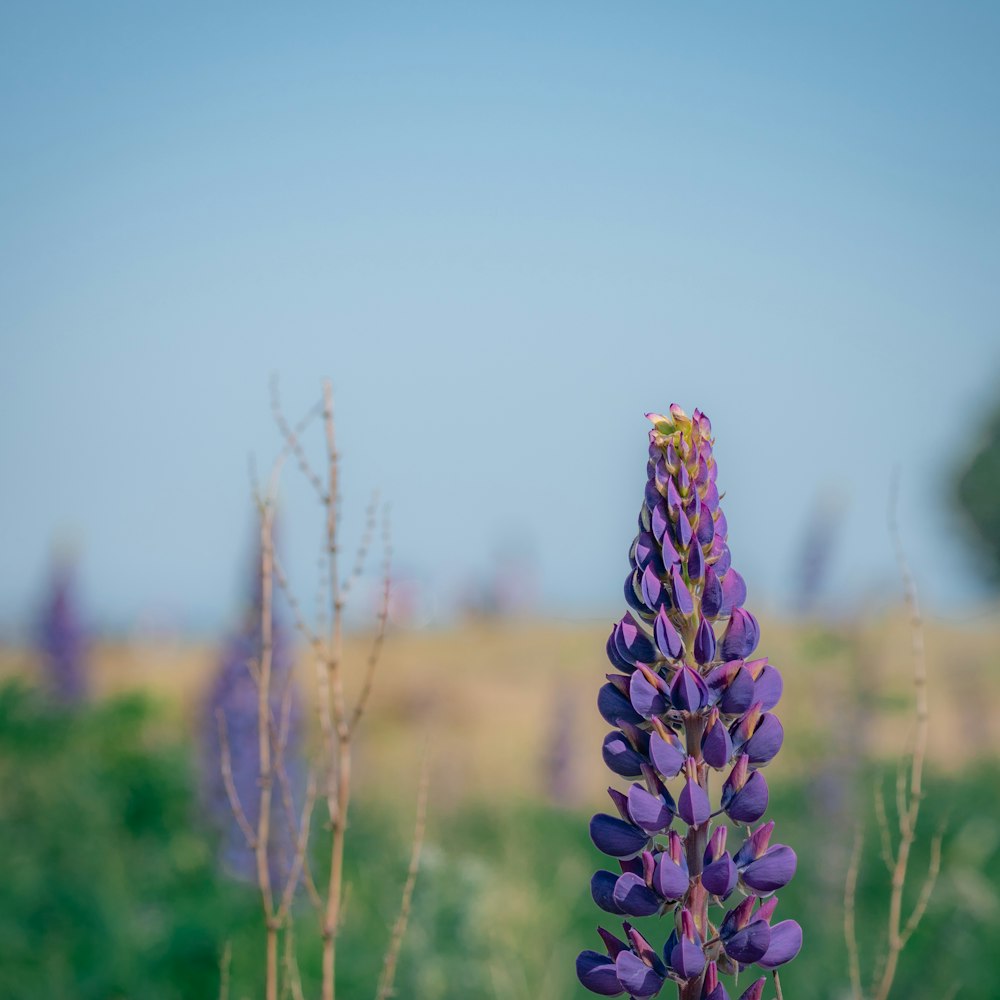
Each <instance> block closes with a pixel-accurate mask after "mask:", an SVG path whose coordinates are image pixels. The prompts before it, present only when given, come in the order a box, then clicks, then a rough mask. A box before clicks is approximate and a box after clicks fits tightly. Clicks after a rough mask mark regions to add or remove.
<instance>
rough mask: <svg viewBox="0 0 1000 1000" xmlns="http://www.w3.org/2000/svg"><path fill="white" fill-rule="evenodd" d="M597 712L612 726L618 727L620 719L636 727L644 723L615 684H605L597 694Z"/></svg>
mask: <svg viewBox="0 0 1000 1000" xmlns="http://www.w3.org/2000/svg"><path fill="white" fill-rule="evenodd" d="M637 673H638V671H637ZM597 710H598V711H599V712H600V713H601V716H602V717H603V718H604V721H605V722H607V723H608V724H609V725H612V726H617V725H618V720H619V719H625V720H626V721H627V722H631V723H633V724H634V725H635V724H638V723H640V722H642V717H641V716H640V715H639V714H638V713H637V712H636V710H635V709H634V708H633V707H632V705H631V704H630V703H629V700H628V698H626V697H625V695H623V694H622V693H621V691H619V690H618V688H616V687H615V686H614V684H605V685H604V686H603V687H602V688H601V690H600V691H598V692H597Z"/></svg>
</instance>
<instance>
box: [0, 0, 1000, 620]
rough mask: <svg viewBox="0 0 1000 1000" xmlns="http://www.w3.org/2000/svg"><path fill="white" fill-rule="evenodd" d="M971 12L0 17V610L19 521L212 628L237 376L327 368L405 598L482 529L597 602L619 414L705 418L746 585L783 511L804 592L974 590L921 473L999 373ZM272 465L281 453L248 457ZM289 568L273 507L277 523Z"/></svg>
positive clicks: (453, 561) (971, 7) (255, 409)
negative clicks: (815, 588) (890, 504)
mask: <svg viewBox="0 0 1000 1000" xmlns="http://www.w3.org/2000/svg"><path fill="white" fill-rule="evenodd" d="M998 51H1000V5H996V4H992V3H987V2H982V3H955V4H940V3H914V2H905V3H903V2H899V3H879V4H871V3H862V2H840V3H805V4H804V3H801V2H786V3H772V2H759V3H699V4H694V3H679V2H668V0H656V2H627V3H620V2H619V3H612V2H583V0H572V2H547V3H516V2H505V3H489V4H487V3H475V2H472V3H470V2H455V3H437V2H423V3H380V2H365V3H354V4H350V3H335V4H334V3H313V4H309V3H303V4H294V5H293V4H270V5H264V4H250V3H245V2H241V3H233V4H224V3H212V4H204V3H192V4H182V3H170V4H167V3H159V4H154V3H150V4H145V3H144V4H134V3H122V4H119V5H110V4H101V3H88V4H75V3H73V4H71V3H66V4H62V5H52V4H46V3H44V2H37V0H32V2H24V3H17V2H7V3H4V4H3V5H2V6H0V177H2V185H0V335H2V347H3V364H2V365H0V393H2V396H0V399H2V420H0V461H2V468H3V491H2V493H0V525H2V528H0V531H2V533H3V534H2V552H3V570H2V573H0V622H3V623H6V624H8V625H10V624H11V623H16V622H17V621H19V620H21V619H22V618H23V616H24V614H25V613H26V612H27V610H28V609H30V608H31V607H32V605H33V602H35V601H36V600H37V596H38V592H39V589H40V587H41V586H42V581H43V579H44V573H45V566H46V561H47V559H48V555H49V552H50V550H51V546H52V545H53V542H54V541H55V542H60V541H67V540H68V541H69V542H71V543H72V544H73V545H75V546H76V547H77V548H78V550H79V551H80V554H81V556H82V565H83V572H84V581H85V583H86V588H87V590H86V600H87V604H88V608H89V609H90V611H91V612H92V614H93V615H94V616H95V617H97V618H98V619H100V620H102V621H105V622H110V623H118V624H124V623H128V622H130V621H134V620H135V619H136V618H141V617H142V616H148V615H150V614H159V615H165V616H167V617H168V618H170V619H171V620H174V621H177V622H180V623H182V624H188V625H198V626H204V625H208V626H211V625H214V624H218V623H222V622H224V621H226V620H227V619H228V618H230V617H231V615H232V613H233V609H234V607H235V601H236V596H237V594H238V590H239V583H238V577H239V573H240V567H241V565H242V564H243V562H244V555H245V551H246V549H247V541H248V537H249V533H250V514H249V501H248V487H247V473H246V467H247V456H248V454H250V453H254V454H256V455H257V456H258V457H259V459H260V460H261V462H262V463H264V464H266V462H267V461H268V460H269V457H270V456H271V455H272V454H273V452H274V450H275V448H276V446H277V436H276V434H275V432H274V430H273V428H272V427H271V425H270V416H269V409H268V380H269V377H270V374H271V373H272V372H278V373H279V374H280V376H281V379H282V384H283V387H284V396H285V398H286V400H287V403H288V409H289V410H290V411H292V412H295V411H299V410H302V409H305V408H306V407H307V406H308V405H309V403H310V402H311V400H312V399H313V397H314V396H315V395H316V394H317V393H318V390H319V384H320V379H321V377H322V376H324V375H329V376H330V377H331V378H332V379H333V382H334V386H335V390H336V393H337V399H338V410H339V417H340V434H341V438H342V442H343V452H344V476H345V508H346V509H345V519H346V523H347V524H348V526H349V528H348V535H349V536H350V535H351V534H352V529H351V527H350V526H351V525H357V522H358V520H359V519H360V517H361V515H362V511H363V507H364V504H365V502H366V500H367V496H368V492H369V490H370V489H372V488H379V489H380V490H381V491H382V494H383V495H384V496H385V497H387V498H389V499H390V500H391V503H392V509H393V524H394V527H393V536H394V546H395V550H396V561H397V565H399V566H400V567H401V569H402V571H403V572H405V574H406V575H407V576H409V577H410V578H412V579H413V580H414V581H416V582H417V583H418V584H419V586H420V587H422V588H424V591H425V597H426V600H427V603H428V604H429V605H433V606H435V607H443V606H446V605H447V603H448V602H449V601H450V600H451V599H452V597H453V596H454V594H455V592H456V590H457V589H458V588H460V587H461V586H462V585H464V584H466V583H467V582H468V581H470V580H475V579H477V578H486V577H487V576H488V575H489V574H490V572H491V567H492V566H493V564H494V563H495V561H496V559H497V558H498V552H501V551H502V550H503V548H504V546H505V545H507V544H508V543H509V541H510V540H516V545H517V546H518V547H519V548H521V549H523V550H526V551H529V552H531V553H533V556H534V559H535V560H536V563H537V569H538V577H539V591H540V595H539V599H538V606H539V611H541V612H549V611H553V612H556V613H560V614H591V613H607V614H609V615H610V614H612V613H614V612H615V610H616V609H619V607H620V605H621V598H620V587H621V582H622V579H623V576H624V571H625V568H626V551H627V547H628V544H629V542H630V540H631V537H632V534H633V531H634V518H635V514H636V511H637V509H638V505H639V502H640V499H641V496H642V487H643V478H644V472H645V470H644V464H645V447H646V442H645V434H646V423H645V421H644V419H643V416H642V414H643V412H644V411H646V410H648V409H656V408H662V407H665V406H666V405H668V404H669V402H671V401H672V400H676V401H677V402H680V403H681V404H682V405H684V406H686V407H688V408H689V409H690V408H693V407H694V406H700V407H702V408H703V409H704V410H706V411H707V412H708V413H709V415H710V416H711V417H712V420H713V423H714V426H715V430H716V435H717V451H718V456H719V461H720V484H721V485H722V486H723V487H724V488H725V489H726V490H727V492H728V500H727V504H726V510H727V514H728V518H729V525H730V534H731V542H732V547H733V551H734V560H735V564H736V565H737V566H738V567H739V568H740V569H741V571H742V572H743V573H744V575H745V576H746V577H747V580H748V582H749V585H750V593H751V606H754V605H757V606H775V605H777V606H781V605H782V604H787V603H788V601H789V599H790V597H791V596H792V593H791V592H792V589H793V586H794V584H793V582H792V581H793V571H794V567H795V560H796V553H797V551H798V549H799V547H800V545H801V540H802V535H803V532H804V531H805V526H806V523H807V521H808V519H809V516H810V511H811V510H812V509H813V508H814V506H815V504H816V503H817V498H818V497H820V496H821V495H824V494H828V495H835V496H837V497H841V498H843V500H844V501H845V502H846V505H847V506H846V513H845V515H844V522H843V524H842V530H841V532H840V534H839V538H838V546H837V549H836V552H835V557H834V562H833V565H832V570H831V573H832V575H831V581H830V586H831V591H832V594H833V596H834V598H836V599H838V600H841V601H861V600H868V599H879V597H880V595H884V596H886V597H887V598H888V597H891V596H893V595H894V593H895V589H896V584H895V578H894V575H893V569H892V561H891V550H890V545H889V541H888V539H887V537H886V531H885V527H884V525H885V518H884V511H885V506H886V497H887V494H888V490H889V481H890V469H891V467H892V466H893V465H898V467H899V468H900V471H901V484H902V500H901V521H902V527H903V531H904V535H905V537H906V541H907V544H908V547H909V549H910V554H911V557H912V561H913V562H914V564H915V568H916V571H917V575H918V579H919V581H920V583H921V585H922V587H923V590H924V595H925V600H926V603H927V604H928V605H929V606H930V607H931V609H932V610H934V609H940V610H941V611H943V612H948V613H955V614H959V615H961V614H963V613H965V609H966V607H967V602H969V601H970V600H973V599H975V598H977V596H979V595H978V592H977V590H976V588H975V585H974V582H973V580H972V578H971V576H970V573H969V570H968V566H967V562H966V560H965V558H964V555H963V550H962V548H961V544H960V542H959V540H958V536H957V535H956V533H955V532H954V530H953V525H952V523H951V520H950V518H949V516H948V515H947V512H946V497H947V489H948V477H949V473H950V472H951V470H952V469H953V468H954V466H955V464H956V462H957V461H958V459H959V456H960V455H961V453H962V452H963V450H964V449H966V448H967V447H968V446H969V442H970V435H971V434H973V433H974V428H975V426H976V421H977V420H978V419H979V417H980V416H981V414H982V411H983V409H984V407H986V406H987V405H988V404H989V403H990V401H991V399H993V398H994V396H995V394H996V391H997V387H998V385H1000V336H998V334H1000V308H998V307H1000V273H998V265H1000V183H998V178H1000V115H998V113H997V109H998V108H1000V71H998V68H997V59H996V53H997V52H998ZM292 482H293V480H292V479H289V483H292ZM284 532H285V544H286V545H287V547H288V552H289V554H288V561H289V562H290V564H291V569H292V572H293V573H294V574H295V575H296V576H297V577H298V578H299V579H300V580H304V581H306V585H305V587H304V589H305V590H307V591H308V590H309V589H311V583H312V579H313V572H314V571H313V569H312V549H313V547H314V543H315V541H316V539H317V535H318V522H317V520H316V512H315V511H314V510H313V508H312V506H311V504H310V503H309V501H308V498H307V494H306V492H305V490H304V489H302V488H301V487H300V486H299V485H298V484H296V486H295V489H294V491H293V490H290V491H289V494H288V498H287V502H286V505H285V529H284Z"/></svg>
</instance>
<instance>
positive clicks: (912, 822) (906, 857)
mask: <svg viewBox="0 0 1000 1000" xmlns="http://www.w3.org/2000/svg"><path fill="white" fill-rule="evenodd" d="M897 494H898V481H897V477H895V476H894V478H893V482H892V487H891V490H890V499H889V511H888V528H889V534H890V537H891V538H892V542H893V547H894V549H895V553H896V562H897V565H898V567H899V575H900V579H901V581H902V585H903V598H904V602H905V605H906V609H907V613H908V616H909V625H910V641H911V653H912V657H913V688H914V703H915V704H914V708H915V715H916V720H915V727H914V733H913V741H912V750H911V753H910V754H909V767H907V766H906V762H905V760H903V761H900V763H899V766H898V768H897V772H896V826H897V830H896V833H897V836H898V842H897V844H896V846H895V849H894V848H893V844H892V835H891V832H890V830H889V824H888V820H887V817H886V812H885V799H884V797H883V795H882V789H881V785H878V786H876V792H875V815H876V819H877V821H878V824H879V833H880V838H881V854H882V859H883V861H884V862H885V864H886V867H887V868H888V869H889V873H890V875H891V883H890V893H889V910H888V915H887V918H886V932H887V940H886V946H885V951H884V952H883V953H882V954H881V955H880V959H879V962H878V964H877V967H876V969H875V971H874V975H873V977H872V984H871V988H870V991H869V992H868V994H867V995H869V996H870V997H871V1000H887V998H888V996H889V993H890V992H891V990H892V984H893V981H894V980H895V977H896V970H897V968H898V965H899V957H900V954H901V952H902V951H903V948H905V947H906V944H907V942H908V941H909V939H910V937H911V935H912V934H913V932H914V931H915V930H916V929H917V926H918V925H919V923H920V921H921V919H922V918H923V916H924V913H925V912H926V910H927V905H928V903H929V902H930V898H931V895H932V893H933V891H934V886H935V883H936V881H937V877H938V873H939V872H940V869H941V832H940V831H939V832H938V834H937V835H936V836H935V837H934V839H933V840H932V841H931V853H930V861H929V863H928V868H927V872H926V874H925V876H924V880H923V883H922V885H921V889H920V893H919V895H918V898H917V901H916V903H915V904H914V907H913V910H912V911H911V913H910V915H909V917H908V918H907V919H906V921H905V923H904V921H903V894H904V890H905V888H906V881H907V874H908V869H909V863H910V854H911V850H912V848H913V844H914V842H915V840H916V836H917V821H918V819H919V816H920V803H921V800H922V798H923V770H924V763H925V759H926V755H927V733H928V721H929V710H928V702H927V654H926V646H925V643H924V628H923V617H922V615H921V612H920V605H919V601H918V599H917V590H916V585H915V583H914V580H913V576H912V574H911V572H910V567H909V563H908V561H907V559H906V552H905V549H904V547H903V543H902V538H901V536H900V533H899V526H898V523H897V519H896V501H897ZM861 843H862V841H861V831H860V829H859V831H858V839H857V840H856V842H855V850H854V855H853V857H852V859H851V864H850V866H849V868H848V872H847V879H846V884H845V889H844V936H845V940H846V942H847V950H848V964H849V969H850V976H851V989H852V992H853V995H854V997H855V1000H864V998H865V997H866V993H865V991H864V990H863V988H862V985H861V974H860V967H859V962H858V948H857V937H856V930H855V908H856V889H857V878H858V868H859V865H860V859H861Z"/></svg>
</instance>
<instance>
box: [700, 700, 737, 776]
mask: <svg viewBox="0 0 1000 1000" xmlns="http://www.w3.org/2000/svg"><path fill="white" fill-rule="evenodd" d="M701 754H702V756H703V757H704V758H705V763H706V764H708V765H710V766H711V767H716V768H722V767H725V766H726V765H727V764H728V763H729V758H730V757H732V755H733V741H732V739H731V738H730V736H729V730H728V729H726V727H725V726H724V725H723V724H722V721H721V720H720V719H719V710H718V709H717V708H713V709H712V711H711V712H710V713H709V716H708V722H707V723H706V724H705V733H704V735H703V736H702V738H701Z"/></svg>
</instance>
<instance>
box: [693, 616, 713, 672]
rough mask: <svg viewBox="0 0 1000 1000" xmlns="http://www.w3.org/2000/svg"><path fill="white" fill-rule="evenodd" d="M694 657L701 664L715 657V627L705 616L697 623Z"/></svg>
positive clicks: (709, 661)
mask: <svg viewBox="0 0 1000 1000" xmlns="http://www.w3.org/2000/svg"><path fill="white" fill-rule="evenodd" d="M694 658H695V659H696V660H697V661H698V662H699V663H702V664H705V663H711V662H712V660H714V659H715V629H713V628H712V626H711V624H710V623H709V621H708V619H707V618H702V619H701V621H700V622H699V623H698V631H697V633H696V634H695V637H694Z"/></svg>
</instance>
